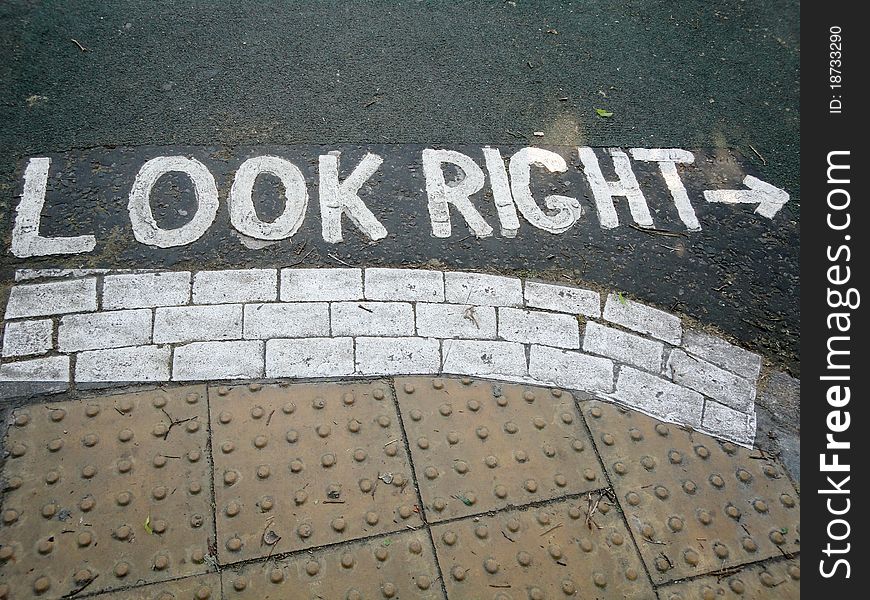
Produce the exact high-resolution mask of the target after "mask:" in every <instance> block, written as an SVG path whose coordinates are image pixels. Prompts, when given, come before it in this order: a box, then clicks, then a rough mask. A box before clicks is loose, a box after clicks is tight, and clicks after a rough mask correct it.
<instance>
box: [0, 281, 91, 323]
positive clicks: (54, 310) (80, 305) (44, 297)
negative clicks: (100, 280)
mask: <svg viewBox="0 0 870 600" xmlns="http://www.w3.org/2000/svg"><path fill="white" fill-rule="evenodd" d="M94 310H97V280H96V279H94V278H93V277H89V278H87V279H76V280H73V281H54V282H51V283H33V284H30V285H16V286H14V287H13V288H12V289H11V290H10V291H9V302H8V303H7V304H6V317H5V318H6V319H17V318H21V317H41V316H46V315H63V314H67V313H76V312H90V311H94Z"/></svg>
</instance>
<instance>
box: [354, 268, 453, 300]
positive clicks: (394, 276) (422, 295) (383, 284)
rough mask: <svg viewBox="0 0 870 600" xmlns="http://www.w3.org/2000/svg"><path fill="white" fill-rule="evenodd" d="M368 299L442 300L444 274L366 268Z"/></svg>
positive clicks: (415, 270)
mask: <svg viewBox="0 0 870 600" xmlns="http://www.w3.org/2000/svg"><path fill="white" fill-rule="evenodd" d="M365 297H366V298H367V299H368V300H404V301H408V302H444V274H443V273H442V272H441V271H425V270H422V269H377V268H372V269H366V271H365Z"/></svg>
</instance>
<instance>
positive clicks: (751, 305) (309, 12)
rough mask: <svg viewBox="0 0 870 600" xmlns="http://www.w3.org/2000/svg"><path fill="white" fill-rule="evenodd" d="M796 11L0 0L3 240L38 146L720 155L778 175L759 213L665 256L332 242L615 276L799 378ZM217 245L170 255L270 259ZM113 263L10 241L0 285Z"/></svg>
mask: <svg viewBox="0 0 870 600" xmlns="http://www.w3.org/2000/svg"><path fill="white" fill-rule="evenodd" d="M798 16H799V7H798V3H797V2H776V1H774V2H738V1H728V2H707V1H695V0H690V1H684V2H679V3H673V2H663V1H658V2H657V1H638V2H624V1H608V2H583V3H580V2H573V3H572V2H523V1H521V0H518V1H516V2H502V1H491V2H347V1H343V2H317V3H312V2H281V3H275V2H252V1H240V2H235V3H217V2H197V1H188V2H184V3H178V2H150V3H141V2H132V1H117V2H111V3H99V2H50V1H45V2H35V1H24V0H8V1H6V2H4V3H3V4H2V5H0V41H2V44H3V48H4V59H3V61H2V63H0V215H2V216H0V220H2V231H3V233H4V236H5V241H6V243H5V244H4V247H5V248H7V249H8V248H9V235H10V231H11V220H12V215H13V207H14V205H15V203H16V201H17V199H16V196H17V195H18V194H20V193H21V174H22V172H23V169H24V165H25V163H26V159H27V158H28V157H33V156H46V155H57V156H69V157H72V158H70V162H71V163H72V162H75V160H84V159H92V158H93V157H105V156H108V155H110V154H112V153H116V154H119V155H121V156H124V155H126V156H132V157H133V158H137V157H138V156H139V154H137V152H139V151H137V150H136V148H139V147H143V146H148V147H171V146H183V147H185V148H192V147H208V148H211V149H213V150H212V151H213V152H223V153H225V154H226V155H227V156H230V157H234V156H243V155H245V154H246V153H247V152H249V151H250V150H249V149H250V148H256V147H260V146H270V147H275V146H297V145H312V146H314V145H316V146H319V147H321V148H323V151H324V152H326V151H329V150H330V149H332V148H338V147H339V146H341V147H342V148H344V147H346V146H354V145H356V146H358V147H361V148H362V147H368V146H369V145H391V144H402V145H409V146H407V148H420V147H424V146H425V147H459V146H465V145H468V146H475V147H477V148H480V147H481V146H483V145H485V144H490V145H500V146H514V147H519V146H524V145H543V146H551V147H572V146H575V147H576V146H578V145H588V146H595V147H609V146H618V147H623V148H630V147H648V148H657V147H660V148H669V147H677V148H687V149H704V151H705V152H709V153H714V154H715V152H716V151H717V150H718V151H722V152H726V153H728V154H729V156H730V155H734V156H739V157H740V158H739V161H740V163H741V164H742V165H745V168H746V170H747V172H750V171H751V172H755V173H757V174H758V176H759V177H760V178H762V179H763V180H765V181H767V182H769V183H770V184H772V185H774V186H777V187H779V188H782V189H784V190H787V191H788V193H789V194H790V201H789V203H788V204H787V205H786V206H785V207H784V208H783V209H782V211H781V212H780V213H779V214H778V215H777V216H776V218H775V219H774V220H770V221H768V220H761V219H759V218H758V217H757V215H752V211H751V209H740V210H738V209H735V208H734V207H727V208H729V209H733V210H731V211H730V212H728V211H722V210H720V209H718V208H717V211H719V212H715V211H712V209H710V211H711V212H710V215H711V219H713V221H712V222H713V223H714V226H712V227H705V229H704V231H703V232H700V233H698V234H696V235H694V236H693V237H691V238H689V239H688V240H687V241H686V242H685V248H683V250H682V251H681V252H676V251H674V250H672V249H668V248H664V247H662V246H672V244H671V243H670V242H671V241H672V240H670V239H668V238H663V239H659V238H658V237H656V236H655V235H650V234H649V233H646V232H641V231H637V230H634V229H631V228H626V227H622V228H620V229H616V230H612V231H610V232H606V233H605V232H602V231H601V230H599V229H598V228H597V227H590V226H589V225H588V224H587V226H586V227H585V228H583V229H579V230H578V232H577V233H575V234H572V235H570V236H567V237H559V238H553V239H547V238H539V237H535V238H532V237H528V238H525V239H524V238H523V237H522V234H521V236H520V237H518V238H517V239H515V240H512V243H510V244H508V243H506V242H504V240H501V241H500V242H496V241H493V240H492V239H490V240H489V241H477V240H475V239H473V238H472V239H469V240H465V241H464V242H463V243H462V244H459V243H445V242H436V241H435V240H433V239H431V238H428V237H421V238H420V239H419V240H418V241H416V242H411V243H406V242H407V241H406V240H404V241H401V242H396V241H393V242H392V245H391V242H390V240H389V238H388V239H387V240H385V243H384V244H383V245H382V247H380V249H376V250H372V249H371V248H370V247H369V246H367V245H366V244H365V243H364V241H361V240H349V241H348V244H349V245H348V246H347V247H345V248H342V250H341V256H353V255H354V253H355V252H356V253H357V254H356V255H357V256H360V257H361V259H360V260H359V261H358V262H359V263H361V264H365V265H366V266H371V265H381V264H384V265H386V264H395V265H402V264H407V263H408V262H409V261H410V262H413V263H414V264H424V263H425V262H427V260H435V261H438V266H439V267H443V268H461V269H478V270H498V271H500V272H504V273H522V274H523V275H525V276H535V275H541V276H545V277H547V278H551V279H553V278H561V279H562V280H563V281H564V280H565V279H570V280H575V281H578V282H581V281H582V282H586V283H590V284H598V285H600V286H602V287H605V288H608V289H619V290H622V291H623V292H624V293H626V294H627V295H629V296H633V297H636V298H638V299H640V300H643V301H648V302H652V303H655V304H657V305H659V306H661V307H663V308H665V309H670V310H674V311H675V312H682V313H684V314H686V315H688V316H690V317H694V318H695V319H697V320H698V321H700V322H701V323H703V324H706V325H711V326H713V327H715V328H717V329H719V330H720V331H721V332H724V333H726V334H728V335H730V336H733V337H734V338H736V339H737V340H738V341H740V342H741V343H742V344H743V345H745V346H748V347H750V348H751V349H754V350H756V351H759V352H761V353H762V354H764V355H765V356H766V358H767V359H768V360H770V361H771V362H772V363H773V364H774V365H775V366H777V367H781V368H785V369H787V370H788V371H790V372H791V373H792V374H793V375H795V376H799V374H800V373H799V363H798V356H799V353H800V337H799V319H800V311H799V296H800V284H799V280H798V256H799V240H798V223H799V217H800V210H799V207H800V187H799V179H798V175H799V173H798V169H799V158H798V148H799V141H800V140H799V125H798V123H799V104H798V97H799V74H798V69H799V59H800V52H799V45H798V37H799V24H798ZM597 108H600V109H604V110H606V111H609V112H611V113H612V116H611V117H602V116H599V115H598V114H597V113H596V110H595V109H597ZM535 132H542V133H543V135H541V136H536V135H535ZM405 147H406V146H401V147H399V150H396V153H398V154H401V153H402V152H403V151H404V150H402V148H405ZM113 148H119V149H118V150H113ZM242 148H244V149H248V150H240V149H242ZM409 152H410V150H409ZM160 153H163V154H165V153H167V152H160ZM152 154H153V153H152ZM82 157H84V159H83V158H82ZM93 160H96V161H98V162H99V158H94V159H93ZM122 162H123V161H122ZM128 163H129V165H130V168H131V169H132V168H133V167H135V168H138V166H139V165H140V164H141V161H139V162H135V160H133V159H132V158H131V159H130V160H129V161H128ZM125 164H127V163H125ZM232 168H233V165H232V163H230V164H229V165H228V166H227V167H226V170H227V171H231V170H232ZM134 173H135V170H134V171H132V172H131V173H130V174H128V176H129V177H132V174H134ZM125 181H127V180H125ZM73 183H74V184H73ZM91 183H92V182H91V180H89V179H87V178H78V179H76V180H75V181H74V182H71V183H70V185H69V188H70V189H69V193H70V198H81V197H84V198H85V199H87V198H88V189H87V188H88V186H89V185H90V184H91ZM94 185H96V184H94ZM94 189H96V188H94ZM50 191H51V190H50ZM65 191H66V189H65V188H64V187H61V188H59V189H58V190H54V192H53V193H55V194H60V193H64V192H65ZM222 193H223V194H225V188H222ZM65 197H66V196H63V198H65ZM56 203H57V202H56ZM75 206H76V207H79V206H83V208H82V212H83V213H87V212H88V206H87V205H81V204H75ZM93 206H94V207H96V206H103V205H102V204H100V201H95V202H94V203H93ZM116 208H117V207H116ZM121 208H124V206H122V207H121ZM421 209H422V206H421ZM423 210H424V209H423ZM422 214H423V213H421V216H422ZM402 218H403V217H402V216H401V215H398V216H396V219H398V220H399V221H398V222H400V221H401V219H402ZM70 221H71V222H73V224H75V222H76V221H77V218H71V219H70ZM84 221H85V222H89V221H87V219H84ZM306 226H307V227H310V228H311V229H312V230H316V224H315V223H314V222H313V221H312V222H311V223H310V224H309V225H306ZM421 231H422V233H423V234H425V231H423V230H421ZM304 232H305V230H303V233H304ZM421 235H422V234H421ZM352 237H353V236H352ZM311 238H312V244H313V245H316V244H315V242H314V241H313V238H314V236H313V235H312V236H311ZM457 239H458V238H457ZM542 240H543V241H542ZM221 243H223V244H225V246H221V245H220V244H221ZM204 244H205V242H204ZM226 244H227V242H226V241H225V240H224V241H223V242H220V241H214V242H211V243H209V244H206V245H204V246H202V247H201V248H199V247H197V248H193V249H191V250H189V252H192V253H193V254H192V255H185V256H183V257H181V259H178V258H176V259H175V263H173V264H181V265H188V266H189V264H190V263H191V262H196V261H197V260H198V261H199V265H200V266H201V267H208V266H211V265H216V266H220V265H224V264H239V265H249V266H258V265H261V264H262V265H269V266H274V265H276V264H280V263H282V262H287V261H286V259H285V257H282V256H276V255H274V254H273V255H272V256H269V254H268V253H269V250H268V249H267V250H261V251H260V252H259V253H253V252H249V251H247V249H245V248H244V247H243V246H241V245H240V244H236V245H234V246H233V247H232V249H231V250H227V249H228V248H230V247H229V246H228V245H226ZM535 244H543V247H536V248H534V249H532V248H531V247H532V245H535ZM215 248H217V250H216V249H215ZM235 250H237V254H236V255H235V256H236V258H234V259H232V260H230V259H227V256H228V255H230V254H231V253H232V251H235ZM129 252H132V251H129ZM129 252H128V254H129ZM200 252H201V255H198V254H197V253H200ZM359 253H362V254H359ZM329 254H330V252H327V251H326V250H325V249H323V248H320V251H318V252H317V253H315V254H313V255H310V256H309V258H308V259H307V264H311V265H317V264H330V265H333V264H335V263H334V262H333V261H331V260H330V259H329V256H328V255H329ZM119 256H120V257H125V255H124V253H123V252H122V253H121V254H120V255H116V254H114V253H113V252H112V250H111V249H110V248H106V247H98V250H97V253H96V254H95V255H94V256H92V257H90V258H88V259H87V260H86V261H83V260H82V259H80V258H75V257H74V258H64V259H57V260H54V261H46V260H45V259H43V260H41V261H30V262H27V263H23V262H22V261H16V260H14V259H13V257H11V255H9V254H8V252H6V254H5V258H4V259H3V260H2V265H3V267H4V270H3V277H4V279H5V280H7V281H8V279H9V277H10V276H11V268H12V267H18V266H49V265H54V266H72V265H76V266H78V265H80V264H82V263H83V262H85V263H87V266H102V267H114V268H119V267H124V266H127V265H126V264H121V263H123V262H124V261H127V262H131V263H133V262H135V261H134V260H133V257H131V256H126V257H125V258H124V260H120V259H119V258H118V257H119ZM551 256H552V257H553V258H550V257H551ZM160 261H161V265H165V264H167V261H168V259H167V258H166V257H165V256H164V257H162V258H161V259H160ZM137 266H142V265H141V264H137Z"/></svg>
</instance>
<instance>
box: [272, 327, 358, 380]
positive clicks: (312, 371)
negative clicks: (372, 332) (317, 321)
mask: <svg viewBox="0 0 870 600" xmlns="http://www.w3.org/2000/svg"><path fill="white" fill-rule="evenodd" d="M354 369H355V365H354V360H353V338H349V337H345V338H308V339H299V340H269V341H267V342H266V377H339V376H341V375H351V374H352V373H353V372H354Z"/></svg>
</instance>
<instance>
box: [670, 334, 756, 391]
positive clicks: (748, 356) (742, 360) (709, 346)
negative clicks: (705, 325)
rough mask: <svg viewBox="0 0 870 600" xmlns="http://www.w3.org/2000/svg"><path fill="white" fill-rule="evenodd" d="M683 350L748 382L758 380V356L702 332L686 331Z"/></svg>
mask: <svg viewBox="0 0 870 600" xmlns="http://www.w3.org/2000/svg"><path fill="white" fill-rule="evenodd" d="M683 348H684V349H685V350H686V351H687V352H689V353H690V354H694V355H695V356H697V357H699V358H703V359H704V360H706V361H708V362H711V363H713V364H714V365H716V366H717V367H722V368H723V369H725V370H727V371H731V372H732V373H736V374H737V375H740V376H741V377H745V378H746V379H749V380H750V381H755V380H756V379H758V375H759V373H761V357H760V356H759V355H757V354H753V353H752V352H750V351H749V350H744V349H743V348H738V347H737V346H734V345H732V344H729V343H728V342H726V341H725V340H723V339H722V338H718V337H716V336H712V335H709V334H707V333H704V332H702V331H694V330H689V331H686V332H685V334H684V335H683Z"/></svg>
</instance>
